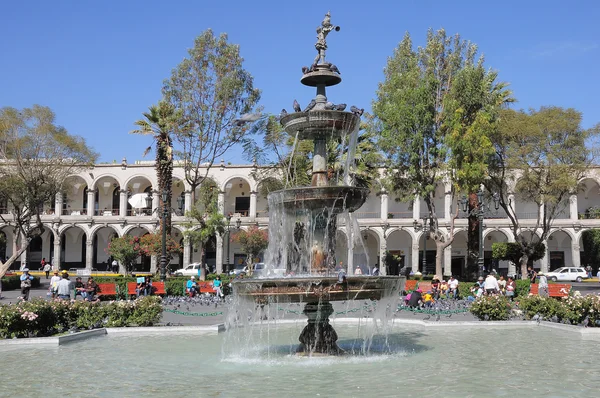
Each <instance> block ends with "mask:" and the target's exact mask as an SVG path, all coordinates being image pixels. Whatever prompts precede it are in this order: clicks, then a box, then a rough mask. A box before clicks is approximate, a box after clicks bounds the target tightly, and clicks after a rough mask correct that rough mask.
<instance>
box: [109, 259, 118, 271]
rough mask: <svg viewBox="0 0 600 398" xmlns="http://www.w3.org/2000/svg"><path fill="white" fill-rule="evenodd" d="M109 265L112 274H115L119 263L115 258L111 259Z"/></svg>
mask: <svg viewBox="0 0 600 398" xmlns="http://www.w3.org/2000/svg"><path fill="white" fill-rule="evenodd" d="M111 265H112V272H113V274H116V273H117V271H118V270H119V263H118V262H117V260H113V261H112V264H111Z"/></svg>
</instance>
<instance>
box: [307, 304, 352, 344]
mask: <svg viewBox="0 0 600 398" xmlns="http://www.w3.org/2000/svg"><path fill="white" fill-rule="evenodd" d="M331 314H333V306H332V305H331V303H330V302H329V301H320V302H316V303H307V304H306V305H305V306H304V315H306V316H307V317H308V325H306V327H305V328H304V330H302V333H300V337H299V338H298V340H300V345H299V346H298V355H311V356H313V355H340V354H343V353H344V350H342V349H341V348H340V347H338V345H337V339H338V335H337V333H336V332H335V330H334V329H333V326H331V325H330V324H329V316H330V315H331Z"/></svg>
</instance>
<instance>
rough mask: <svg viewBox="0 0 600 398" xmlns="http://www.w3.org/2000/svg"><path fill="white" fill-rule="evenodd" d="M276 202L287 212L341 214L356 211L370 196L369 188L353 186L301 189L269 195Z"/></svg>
mask: <svg viewBox="0 0 600 398" xmlns="http://www.w3.org/2000/svg"><path fill="white" fill-rule="evenodd" d="M271 196H273V198H274V199H276V202H280V203H283V207H284V208H285V209H286V210H301V209H304V210H323V209H325V210H327V211H328V212H329V214H339V213H342V212H343V211H344V210H348V211H350V212H353V211H355V210H356V209H358V208H359V207H361V206H362V205H363V203H365V201H366V200H367V197H368V196H369V189H368V188H357V187H351V186H345V185H342V186H330V187H300V188H291V189H284V190H281V191H274V192H271V193H270V194H269V197H271Z"/></svg>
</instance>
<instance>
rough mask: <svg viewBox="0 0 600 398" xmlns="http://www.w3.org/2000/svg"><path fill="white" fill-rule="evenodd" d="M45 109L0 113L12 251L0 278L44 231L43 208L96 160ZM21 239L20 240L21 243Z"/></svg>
mask: <svg viewBox="0 0 600 398" xmlns="http://www.w3.org/2000/svg"><path fill="white" fill-rule="evenodd" d="M55 120H56V116H55V114H54V112H52V110H51V109H50V108H48V107H45V106H40V105H34V106H32V107H31V108H24V109H21V110H19V109H15V108H11V107H5V108H1V109H0V201H2V202H4V203H6V204H8V206H9V208H10V210H11V214H12V215H11V219H8V220H7V219H4V217H3V216H0V217H1V218H2V220H3V222H5V223H9V222H11V225H12V226H13V231H14V236H16V237H17V248H18V249H17V251H16V252H14V253H13V255H12V256H11V258H9V259H8V260H7V261H6V262H5V263H4V264H2V265H0V276H1V275H4V273H5V272H6V270H7V269H8V268H9V267H10V265H11V264H12V263H13V262H14V261H15V260H16V259H17V258H18V257H19V256H20V255H21V253H23V251H25V250H26V249H27V247H28V246H29V243H30V242H31V240H32V239H33V238H34V237H36V236H38V235H41V234H42V233H43V231H44V226H43V224H42V221H41V218H40V215H41V213H42V211H43V207H44V204H46V205H49V204H51V203H52V202H54V200H55V198H56V195H57V194H59V193H62V192H66V190H67V189H68V186H67V185H68V183H69V179H68V178H67V177H69V176H70V175H72V174H74V173H76V172H78V171H79V170H81V169H82V168H85V167H89V166H90V165H92V164H93V162H94V161H95V160H96V158H97V154H96V153H95V152H94V151H93V150H92V149H90V148H89V147H88V146H87V144H86V142H85V140H84V139H83V138H82V137H79V136H76V135H71V134H69V133H68V132H67V130H66V129H65V128H64V127H62V126H58V125H57V124H56V122H55ZM21 236H24V237H25V238H24V239H21Z"/></svg>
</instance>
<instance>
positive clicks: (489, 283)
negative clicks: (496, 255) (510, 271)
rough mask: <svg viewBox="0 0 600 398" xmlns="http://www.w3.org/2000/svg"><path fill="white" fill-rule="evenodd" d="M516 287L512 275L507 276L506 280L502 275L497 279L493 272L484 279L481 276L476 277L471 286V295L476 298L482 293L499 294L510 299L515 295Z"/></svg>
mask: <svg viewBox="0 0 600 398" xmlns="http://www.w3.org/2000/svg"><path fill="white" fill-rule="evenodd" d="M516 287H517V285H516V283H515V281H514V279H513V277H512V276H509V277H508V280H505V279H504V276H502V275H500V277H499V279H496V276H495V275H494V274H489V275H488V276H487V277H486V278H485V279H483V276H480V277H479V278H478V279H477V282H475V284H474V285H473V286H472V287H471V295H472V297H474V298H477V297H481V296H484V295H486V296H491V295H496V294H501V295H505V296H506V297H509V298H510V299H511V300H512V298H513V297H514V296H515V290H516Z"/></svg>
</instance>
